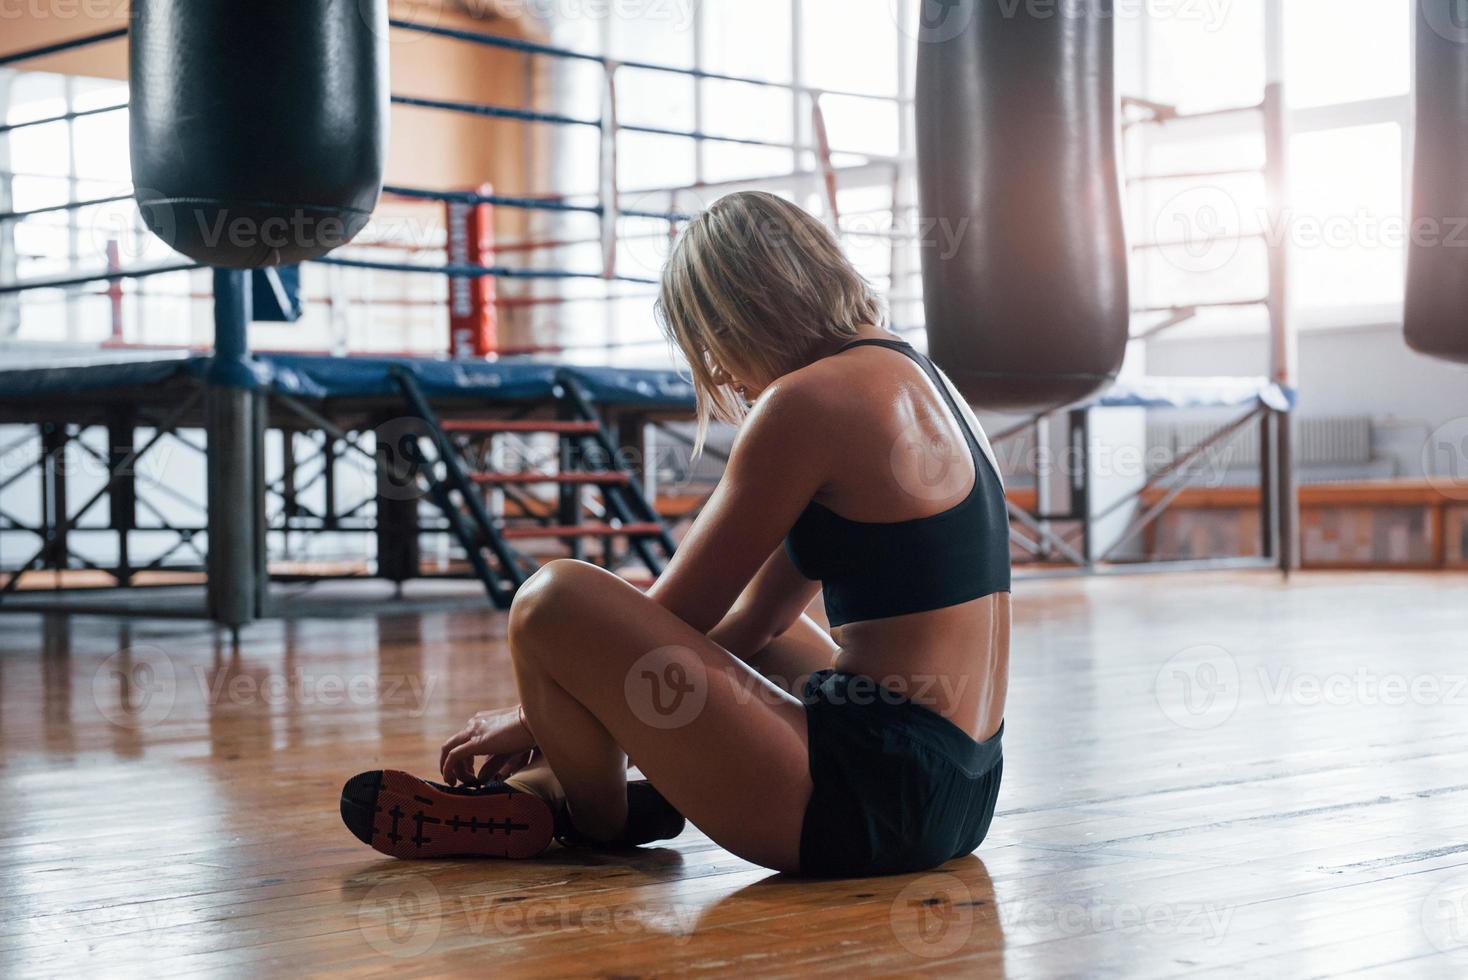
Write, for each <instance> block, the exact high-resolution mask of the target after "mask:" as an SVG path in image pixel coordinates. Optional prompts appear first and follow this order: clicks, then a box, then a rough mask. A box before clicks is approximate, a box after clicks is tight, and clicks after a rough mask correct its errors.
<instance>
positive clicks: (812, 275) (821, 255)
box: [656, 191, 884, 454]
mask: <svg viewBox="0 0 1468 980" xmlns="http://www.w3.org/2000/svg"><path fill="white" fill-rule="evenodd" d="M656 311H657V316H658V320H659V322H661V324H662V326H663V330H664V331H665V332H666V333H667V335H668V339H669V340H670V341H671V342H672V343H674V344H676V345H677V346H678V348H679V349H680V350H681V351H682V352H683V355H684V357H686V358H687V359H688V366H689V368H690V370H691V371H692V374H693V389H694V394H695V398H696V402H697V412H698V436H697V439H696V441H695V448H694V452H695V454H696V453H698V452H699V451H701V450H702V448H703V443H704V439H705V438H706V436H707V434H708V427H709V422H710V421H711V420H714V419H717V420H718V421H721V422H738V421H739V420H740V419H741V418H743V416H744V411H745V407H744V403H743V402H742V401H741V400H740V399H739V397H738V396H737V395H736V394H735V393H734V392H733V391H731V390H730V389H728V388H727V387H724V386H721V385H719V384H718V383H717V382H716V381H715V380H714V367H715V366H717V367H719V368H721V369H722V370H724V371H726V372H728V371H730V370H731V369H738V370H742V371H749V372H751V373H752V375H754V376H758V377H759V378H760V379H761V380H763V381H771V380H774V379H775V378H778V377H779V376H780V375H782V374H786V373H788V372H790V371H793V370H795V369H796V368H799V367H802V366H804V365H805V364H808V363H809V362H810V361H811V360H812V359H813V357H814V356H815V354H816V353H817V352H818V351H820V350H821V349H822V348H824V347H827V346H829V345H830V344H832V343H833V342H836V341H841V340H845V339H848V338H850V337H852V336H854V335H855V334H856V333H857V332H858V331H859V330H860V329H861V328H862V327H863V326H865V325H880V324H881V323H883V321H884V313H883V309H882V303H881V300H880V299H878V298H877V294H876V293H875V291H873V289H872V287H871V284H870V283H868V282H867V281H866V280H865V279H863V278H862V276H861V274H860V273H858V272H857V271H856V269H855V268H854V267H853V266H852V264H851V262H850V261H849V260H848V259H847V258H846V256H845V255H844V254H842V252H841V246H840V244H839V243H838V242H837V241H836V236H835V235H833V234H832V233H831V231H830V230H829V229H828V228H827V227H826V226H825V225H824V224H822V223H821V222H820V221H818V220H816V219H815V218H814V217H812V216H811V215H809V214H807V213H806V212H805V211H803V210H801V209H800V208H799V207H797V206H796V205H794V204H791V203H790V202H789V201H786V200H784V199H783V198H780V197H776V196H775V195H774V194H767V193H765V192H763V191H742V192H740V193H737V194H730V195H728V196H726V197H721V198H719V200H717V201H715V202H714V203H713V204H712V205H711V206H710V207H709V208H708V209H707V210H706V211H704V212H703V213H702V214H700V215H698V216H697V217H695V218H694V219H693V220H692V221H691V222H689V224H688V227H687V228H686V229H684V231H683V233H682V235H681V236H679V238H678V242H677V244H676V245H674V247H673V254H672V255H671V256H670V257H669V259H668V264H667V266H666V267H665V268H664V269H663V276H662V285H661V288H660V290H659V294H658V300H657V304H656Z"/></svg>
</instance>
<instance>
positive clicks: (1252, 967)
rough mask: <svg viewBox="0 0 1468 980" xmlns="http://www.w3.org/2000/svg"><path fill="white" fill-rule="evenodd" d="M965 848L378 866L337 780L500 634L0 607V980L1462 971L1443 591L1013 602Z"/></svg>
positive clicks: (1038, 590) (1338, 590)
mask: <svg viewBox="0 0 1468 980" xmlns="http://www.w3.org/2000/svg"><path fill="white" fill-rule="evenodd" d="M1015 609H1016V637H1015V642H1014V685H1013V690H1012V694H1011V702H1010V711H1009V716H1008V728H1007V733H1006V746H1005V748H1006V755H1007V759H1006V768H1005V785H1004V790H1003V792H1002V794H1001V796H1000V801H999V814H998V816H997V818H996V819H995V821H994V827H993V831H992V833H991V835H990V838H989V840H988V841H986V842H985V844H984V846H983V847H981V848H980V849H979V851H978V853H977V855H976V856H972V857H968V858H964V859H962V860H959V861H955V862H952V863H951V864H950V865H948V866H946V867H945V868H943V869H941V870H939V871H937V872H933V873H930V874H924V875H915V876H908V877H903V878H891V879H879V880H864V881H846V882H834V883H806V882H801V881H797V880H787V879H784V878H781V877H780V876H775V875H771V874H770V873H768V872H766V871H763V870H761V869H759V868H755V867H752V866H750V865H748V864H745V863H743V862H741V861H739V860H737V859H735V858H733V857H732V856H730V855H729V854H727V853H725V852H723V851H721V850H720V849H719V848H717V847H714V846H713V845H712V844H710V843H709V841H708V840H707V839H706V838H705V837H703V836H702V835H701V834H699V833H697V832H696V831H693V830H690V831H689V832H688V833H687V834H686V835H685V836H684V837H682V838H681V839H679V840H678V841H676V842H675V843H674V844H673V845H672V846H669V847H665V848H657V849H647V850H644V851H641V852H638V853H637V854H636V855H635V856H633V857H632V858H630V859H626V858H617V857H613V856H605V855H603V856H597V855H587V854H583V853H575V852H566V851H559V850H557V851H553V852H552V853H551V854H550V855H549V856H547V857H545V858H543V859H541V860H538V861H533V862H526V863H484V862H481V863H473V862H441V863H418V864H409V863H398V862H394V861H390V860H385V859H380V858H379V857H378V856H377V855H376V854H374V853H373V852H372V851H370V850H368V849H366V848H364V847H363V846H362V845H360V844H359V843H358V842H357V841H356V840H355V839H353V838H352V837H351V836H349V835H348V834H347V833H346V832H345V830H344V829H343V828H342V827H341V825H340V822H339V819H338V816H337V797H338V792H339V787H340V785H341V783H342V781H343V779H344V778H345V777H346V776H348V775H350V774H352V773H354V772H356V771H357V770H360V769H366V768H376V767H383V766H391V767H399V768H409V769H414V770H419V771H427V770H428V769H429V768H430V766H431V764H432V762H433V761H434V759H435V758H436V751H435V749H436V746H437V745H438V743H439V742H440V741H441V740H442V739H443V738H444V737H445V735H446V734H447V733H448V732H449V730H450V729H452V728H454V727H456V725H457V724H459V723H461V722H462V721H463V719H464V718H465V717H466V716H467V715H468V714H469V713H471V712H472V711H473V710H475V709H478V708H481V707H489V706H496V705H502V704H506V703H509V702H511V701H512V700H513V688H512V685H511V681H510V677H509V674H508V672H507V668H506V655H505V649H504V644H503V636H504V626H505V623H504V618H503V617H502V616H499V615H495V614H491V613H425V614H421V615H405V616H384V617H383V618H381V619H354V620H335V621H333V620H303V621H295V622H286V623H281V622H270V623H263V624H260V625H258V626H256V627H253V628H251V629H250V630H249V631H247V633H246V634H245V637H244V642H243V645H242V647H241V648H240V649H239V650H238V651H237V652H236V651H233V650H231V649H229V648H227V647H225V646H223V645H221V643H220V641H219V640H218V639H216V637H215V636H214V634H213V633H212V632H211V630H209V629H208V628H206V627H204V626H202V625H199V624H195V623H188V622H179V621H169V620H151V621H150V620H133V621H130V622H129V621H121V620H116V619H111V618H104V617H78V618H75V619H70V620H68V619H66V618H61V617H56V616H46V617H43V616H39V615H30V614H13V615H6V616H0V817H3V821H4V823H3V826H4V833H3V835H0V910H3V915H0V976H31V975H68V976H71V975H76V974H78V973H80V972H82V971H86V972H88V973H101V974H102V975H107V976H119V975H130V974H146V975H148V976H152V977H162V976H174V975H184V974H188V975H199V974H204V975H240V974H250V975H253V976H261V975H276V974H286V973H289V974H293V975H294V974H299V973H311V974H315V973H326V972H335V971H341V972H348V973H355V974H363V975H381V976H390V977H394V978H397V977H403V976H423V975H430V974H442V973H453V972H464V973H469V972H473V973H475V974H478V975H490V976H497V977H506V976H508V977H516V976H527V977H529V976H534V977H552V976H582V975H588V974H594V975H604V976H640V975H651V974H671V973H684V972H686V973H694V974H732V975H739V976H749V975H767V974H794V973H804V972H842V973H847V974H867V973H875V972H904V973H918V972H939V973H962V974H965V975H970V976H975V975H977V976H991V975H992V976H999V975H1008V976H1015V977H1031V976H1034V977H1053V976H1081V975H1084V976H1126V977H1168V976H1176V975H1184V974H1187V975H1191V974H1198V975H1218V976H1258V977H1296V976H1325V975H1337V974H1350V975H1355V976H1361V975H1374V976H1400V977H1409V976H1410V977H1423V976H1445V977H1462V976H1468V682H1465V677H1468V576H1463V575H1456V576H1455V575H1449V574H1438V575H1360V574H1325V573H1321V574H1311V575H1305V576H1302V577H1300V578H1298V579H1296V580H1295V581H1294V582H1293V583H1292V584H1289V585H1285V584H1283V583H1282V582H1281V581H1280V580H1279V579H1278V578H1276V577H1274V576H1272V575H1270V574H1266V573H1249V574H1236V575H1220V576H1212V575H1209V576H1201V575H1191V576H1170V577H1138V578H1108V579H1091V580H1071V581H1049V582H1024V583H1021V584H1020V590H1019V592H1018V594H1017V597H1016V604H1015Z"/></svg>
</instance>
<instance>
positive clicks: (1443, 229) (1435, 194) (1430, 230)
mask: <svg viewBox="0 0 1468 980" xmlns="http://www.w3.org/2000/svg"><path fill="white" fill-rule="evenodd" d="M1416 130H1417V147H1416V155H1415V163H1414V167H1413V170H1414V172H1413V186H1412V236H1411V245H1410V247H1409V249H1408V252H1407V306H1406V314H1405V323H1406V333H1407V343H1408V345H1409V346H1411V347H1412V349H1413V350H1416V351H1420V352H1422V353H1423V354H1431V355H1433V356H1434V357H1441V358H1445V359H1447V360H1450V361H1458V362H1462V363H1468V0H1417V126H1416Z"/></svg>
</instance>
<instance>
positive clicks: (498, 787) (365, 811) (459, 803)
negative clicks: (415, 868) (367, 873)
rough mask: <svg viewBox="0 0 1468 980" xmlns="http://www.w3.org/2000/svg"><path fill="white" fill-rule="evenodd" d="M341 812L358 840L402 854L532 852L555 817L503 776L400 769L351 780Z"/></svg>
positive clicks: (544, 843)
mask: <svg viewBox="0 0 1468 980" xmlns="http://www.w3.org/2000/svg"><path fill="white" fill-rule="evenodd" d="M341 812H342V821H343V822H344V823H345V824H346V825H347V829H348V830H350V831H351V832H352V833H353V834H354V835H355V836H356V838H357V839H358V840H360V841H361V842H362V843H364V844H367V845H369V846H370V847H372V848H373V849H374V850H377V851H381V852H382V853H383V854H386V855H388V856H389V857H395V858H446V857H497V858H532V857H535V856H536V855H537V854H539V853H541V852H542V851H544V850H545V849H546V847H548V846H549V845H550V842H551V837H552V835H553V834H554V831H555V823H556V821H555V816H554V815H553V814H552V813H551V808H550V806H549V805H548V804H547V803H546V802H545V801H544V800H542V799H541V798H540V797H538V796H534V795H532V794H530V793H522V792H520V791H519V790H517V789H514V788H513V787H510V786H506V785H505V784H504V783H490V784H488V785H485V786H453V787H450V786H445V785H443V784H442V783H430V782H429V781H428V780H426V779H419V778H418V777H417V776H410V775H409V774H407V773H405V772H398V771H397V770H394V769H387V770H377V771H375V772H364V773H362V774H361V775H358V776H353V777H352V778H351V779H349V780H347V784H346V786H344V787H342V804H341Z"/></svg>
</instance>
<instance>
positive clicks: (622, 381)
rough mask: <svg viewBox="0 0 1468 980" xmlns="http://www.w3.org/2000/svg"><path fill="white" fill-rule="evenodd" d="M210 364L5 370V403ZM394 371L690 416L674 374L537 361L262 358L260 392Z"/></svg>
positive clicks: (380, 392) (432, 382)
mask: <svg viewBox="0 0 1468 980" xmlns="http://www.w3.org/2000/svg"><path fill="white" fill-rule="evenodd" d="M208 369H209V358H208V357H202V356H197V357H180V358H171V359H166V360H146V361H144V360H138V361H115V362H111V363H104V364H82V365H71V366H66V367H54V368H32V369H23V370H19V371H0V398H3V399H9V400H13V399H25V398H44V397H57V396H65V395H76V394H84V393H86V392H97V391H105V390H108V389H117V388H139V387H142V388H147V387H154V386H157V385H161V384H166V383H168V382H170V381H173V380H176V379H178V378H193V379H202V378H203V377H204V376H205V374H206V373H207V371H208ZM394 370H406V371H409V372H411V373H412V375H413V377H414V378H415V379H417V381H418V384H419V385H420V386H421V387H422V389H423V391H424V393H425V394H426V395H428V396H429V397H430V398H454V397H458V398H484V399H495V400H503V401H537V400H542V399H549V398H551V397H552V395H553V391H554V388H555V384H556V379H557V377H559V376H561V375H567V376H570V377H574V378H575V379H576V380H578V381H580V382H581V384H582V385H583V386H584V387H585V388H586V390H587V392H588V393H589V394H590V395H591V397H592V399H593V400H595V401H596V402H598V403H600V404H608V405H631V406H645V407H656V408H670V409H691V408H692V407H693V387H692V385H690V384H689V383H688V381H687V380H685V379H684V378H683V377H682V376H681V375H679V374H678V373H676V372H673V371H649V370H640V369H633V368H608V367H573V366H567V365H563V364H547V363H540V362H532V361H501V362H490V361H441V360H432V359H428V358H375V357H328V356H322V355H315V354H262V355H257V356H256V358H255V371H254V374H255V378H256V385H257V387H258V389H259V390H262V391H274V392H280V393H281V394H287V395H295V396H297V397H300V398H313V399H328V398H373V397H398V396H399V395H400V394H401V390H400V389H399V388H398V386H397V384H396V383H395V381H394V379H393V371H394Z"/></svg>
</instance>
